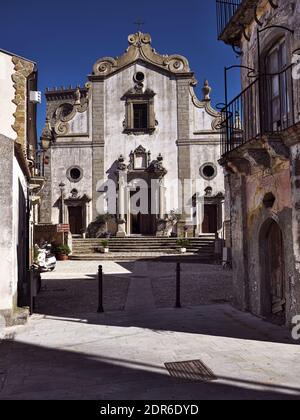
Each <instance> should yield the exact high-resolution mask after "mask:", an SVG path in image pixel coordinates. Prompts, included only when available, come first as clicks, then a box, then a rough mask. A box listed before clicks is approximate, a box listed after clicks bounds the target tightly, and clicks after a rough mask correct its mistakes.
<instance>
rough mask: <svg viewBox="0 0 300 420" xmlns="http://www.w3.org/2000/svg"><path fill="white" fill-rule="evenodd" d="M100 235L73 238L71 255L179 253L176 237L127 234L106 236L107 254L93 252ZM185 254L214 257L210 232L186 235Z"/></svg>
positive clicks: (125, 256)
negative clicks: (195, 236)
mask: <svg viewBox="0 0 300 420" xmlns="http://www.w3.org/2000/svg"><path fill="white" fill-rule="evenodd" d="M101 241H102V239H75V238H74V239H73V254H72V257H71V258H72V259H81V260H86V259H96V260H98V259H102V260H104V259H105V260H107V259H128V258H129V259H135V258H157V257H164V256H179V255H180V256H181V257H184V256H185V255H182V254H180V247H179V246H178V245H177V243H176V242H177V239H176V238H157V237H128V238H111V239H109V240H108V241H109V254H101V253H99V252H97V248H98V249H99V248H101ZM188 241H189V246H188V247H187V254H186V257H188V256H189V257H191V256H195V257H196V258H197V259H201V260H205V261H209V262H211V261H214V259H215V238H214V236H201V237H198V238H189V239H188Z"/></svg>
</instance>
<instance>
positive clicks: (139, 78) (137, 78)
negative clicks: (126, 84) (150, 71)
mask: <svg viewBox="0 0 300 420" xmlns="http://www.w3.org/2000/svg"><path fill="white" fill-rule="evenodd" d="M134 80H135V81H136V82H138V83H142V82H143V81H144V80H145V75H144V73H142V72H141V71H138V72H137V73H136V74H135V75H134Z"/></svg>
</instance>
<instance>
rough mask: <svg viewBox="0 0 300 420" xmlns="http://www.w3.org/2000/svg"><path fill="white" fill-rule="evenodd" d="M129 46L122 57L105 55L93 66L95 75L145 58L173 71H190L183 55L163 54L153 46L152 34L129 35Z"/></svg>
mask: <svg viewBox="0 0 300 420" xmlns="http://www.w3.org/2000/svg"><path fill="white" fill-rule="evenodd" d="M128 42H129V47H128V48H127V50H126V52H125V54H123V55H122V56H121V57H116V58H112V57H104V58H101V59H100V60H98V61H97V62H96V64H95V65H94V67H93V75H94V76H108V75H110V74H112V73H114V72H116V71H118V70H120V69H121V68H124V67H126V66H128V65H129V64H131V63H133V62H135V61H137V60H143V61H145V62H147V63H150V64H152V65H154V66H158V67H160V68H162V69H164V70H167V71H169V72H171V73H190V67H189V63H188V60H187V59H186V58H185V57H183V56H181V55H170V56H168V55H161V54H158V53H157V52H156V51H155V50H154V49H153V48H152V46H151V36H150V35H149V34H144V33H141V32H137V33H135V34H132V35H129V37H128Z"/></svg>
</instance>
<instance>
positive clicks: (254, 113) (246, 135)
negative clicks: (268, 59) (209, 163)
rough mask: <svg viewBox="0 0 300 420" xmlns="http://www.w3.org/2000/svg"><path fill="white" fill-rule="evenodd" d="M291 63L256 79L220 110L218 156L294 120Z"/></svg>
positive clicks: (280, 129) (294, 85) (294, 106)
mask: <svg viewBox="0 0 300 420" xmlns="http://www.w3.org/2000/svg"><path fill="white" fill-rule="evenodd" d="M292 76H293V65H292V66H290V67H288V68H286V69H285V70H283V71H282V72H280V73H277V74H272V75H262V76H261V77H258V78H256V79H255V80H254V81H253V82H252V83H251V84H250V85H249V86H248V87H247V88H246V89H245V90H243V92H242V93H241V94H240V95H238V96H237V97H236V98H235V99H233V100H232V101H231V102H230V103H229V104H228V105H227V106H226V107H224V108H223V109H222V111H221V124H220V129H221V154H222V156H224V155H226V154H228V153H229V152H231V151H233V150H235V149H237V148H238V147H240V146H242V145H244V144H245V143H247V142H249V141H251V140H254V139H259V138H261V137H262V136H272V135H278V134H280V133H282V132H283V131H285V130H287V129H289V128H291V127H292V126H294V125H295V124H296V123H297V116H296V115H297V112H296V101H295V98H294V92H296V91H297V90H296V83H297V81H296V80H294V79H293V77H292Z"/></svg>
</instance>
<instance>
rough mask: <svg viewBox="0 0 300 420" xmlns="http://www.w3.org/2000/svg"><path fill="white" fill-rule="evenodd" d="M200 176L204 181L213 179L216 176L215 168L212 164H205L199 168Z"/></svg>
mask: <svg viewBox="0 0 300 420" xmlns="http://www.w3.org/2000/svg"><path fill="white" fill-rule="evenodd" d="M200 175H201V176H202V177H203V178H204V179H208V180H211V179H214V178H215V177H216V176H217V168H216V166H215V165H214V164H213V163H205V165H203V166H201V168H200Z"/></svg>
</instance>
